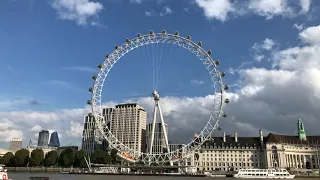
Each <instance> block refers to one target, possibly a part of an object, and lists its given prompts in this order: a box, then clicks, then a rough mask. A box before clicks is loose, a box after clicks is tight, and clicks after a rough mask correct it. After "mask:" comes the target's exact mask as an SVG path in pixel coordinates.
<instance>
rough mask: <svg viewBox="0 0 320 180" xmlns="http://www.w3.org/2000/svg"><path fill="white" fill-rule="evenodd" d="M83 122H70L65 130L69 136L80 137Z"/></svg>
mask: <svg viewBox="0 0 320 180" xmlns="http://www.w3.org/2000/svg"><path fill="white" fill-rule="evenodd" d="M82 131H83V124H82V123H79V122H74V121H71V122H70V128H69V130H68V131H67V135H68V136H69V137H82Z"/></svg>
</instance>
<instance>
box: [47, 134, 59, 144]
mask: <svg viewBox="0 0 320 180" xmlns="http://www.w3.org/2000/svg"><path fill="white" fill-rule="evenodd" d="M49 146H51V147H60V141H59V136H58V133H57V132H56V131H55V132H53V133H52V134H51V137H50V142H49Z"/></svg>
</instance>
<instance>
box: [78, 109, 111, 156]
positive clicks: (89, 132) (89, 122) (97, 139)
mask: <svg viewBox="0 0 320 180" xmlns="http://www.w3.org/2000/svg"><path fill="white" fill-rule="evenodd" d="M103 113H104V117H105V120H107V122H106V124H107V127H108V128H110V124H111V118H112V117H113V109H112V108H106V109H103ZM83 126H84V127H83V134H82V145H81V149H83V150H84V151H85V152H86V153H87V155H88V156H91V154H92V153H93V152H94V151H97V150H107V149H108V142H107V141H106V140H105V138H102V136H101V132H100V130H99V129H98V127H97V124H96V122H95V118H94V117H93V116H85V117H84V123H83Z"/></svg>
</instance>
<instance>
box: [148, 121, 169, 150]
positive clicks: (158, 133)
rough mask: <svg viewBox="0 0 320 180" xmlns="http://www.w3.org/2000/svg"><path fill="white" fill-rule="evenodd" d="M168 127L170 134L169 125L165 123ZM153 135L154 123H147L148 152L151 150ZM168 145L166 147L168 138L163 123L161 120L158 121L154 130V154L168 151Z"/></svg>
mask: <svg viewBox="0 0 320 180" xmlns="http://www.w3.org/2000/svg"><path fill="white" fill-rule="evenodd" d="M164 125H165V128H166V132H167V135H168V125H167V124H164ZM151 136H152V123H149V124H148V125H147V130H146V142H147V144H146V145H147V150H146V151H147V152H148V153H149V152H150V146H151V144H150V143H151ZM166 150H167V147H166V140H165V138H164V131H163V128H162V124H161V123H160V122H157V123H156V124H155V130H154V140H153V146H152V153H153V154H157V153H159V154H161V153H164V152H166Z"/></svg>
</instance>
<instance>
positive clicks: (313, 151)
mask: <svg viewBox="0 0 320 180" xmlns="http://www.w3.org/2000/svg"><path fill="white" fill-rule="evenodd" d="M297 128H298V134H297V136H288V135H279V134H273V133H270V134H269V135H268V137H267V138H266V146H265V148H266V159H265V161H266V162H267V167H268V168H275V167H281V168H290V169H319V168H320V136H307V135H306V132H305V129H304V125H303V122H302V120H301V119H300V118H299V120H298V123H297Z"/></svg>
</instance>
